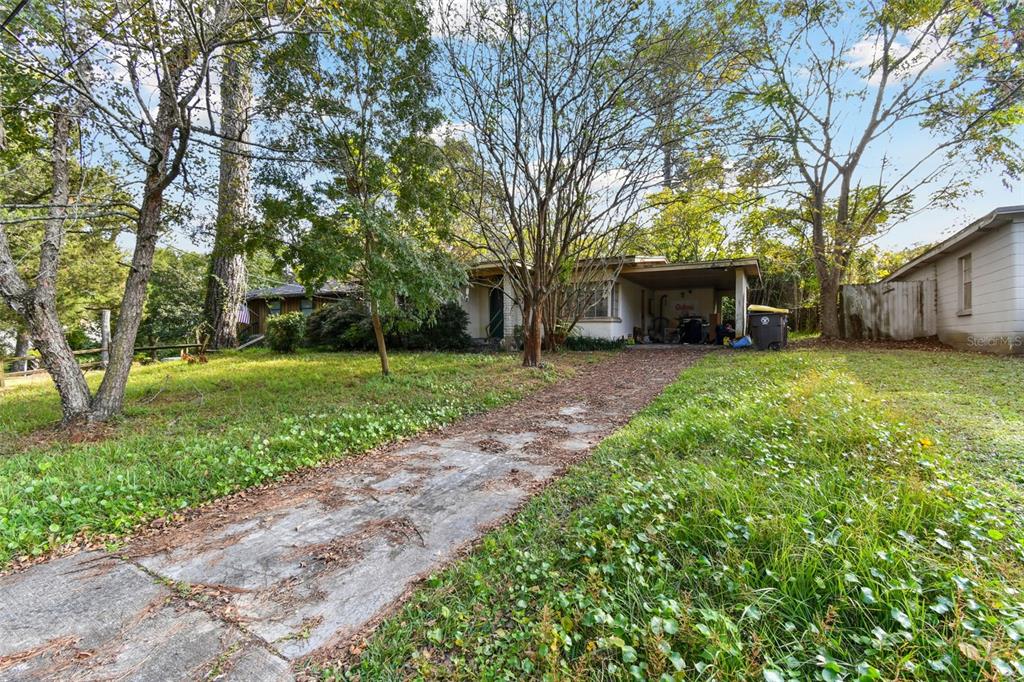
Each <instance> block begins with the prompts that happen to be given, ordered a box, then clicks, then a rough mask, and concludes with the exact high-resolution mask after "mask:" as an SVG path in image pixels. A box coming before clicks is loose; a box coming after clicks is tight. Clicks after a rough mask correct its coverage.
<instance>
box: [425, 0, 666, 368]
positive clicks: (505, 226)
mask: <svg viewBox="0 0 1024 682" xmlns="http://www.w3.org/2000/svg"><path fill="white" fill-rule="evenodd" d="M663 18H664V16H663V14H662V12H661V11H660V10H659V9H658V7H657V6H656V5H655V4H654V3H652V2H636V3H617V2H608V1H606V0H583V1H582V2H576V3H568V2H563V1H561V0H510V1H509V2H506V3H503V4H500V5H494V4H492V3H489V2H485V1H484V0H469V2H467V3H459V4H458V5H455V4H448V5H447V6H445V7H444V8H442V11H441V12H440V16H439V17H438V24H439V26H438V33H439V35H440V42H441V44H442V48H441V49H442V51H443V54H444V60H445V62H446V64H445V65H444V68H443V69H442V72H443V89H444V91H445V93H446V94H447V96H448V98H449V102H448V106H449V108H450V110H451V112H452V115H453V117H455V118H456V120H455V123H456V125H457V127H458V129H459V130H461V131H463V132H464V134H465V136H466V139H467V141H468V143H469V147H470V149H471V150H472V154H473V157H474V158H473V159H472V162H471V163H465V164H463V165H462V166H461V167H460V168H457V172H458V173H459V175H460V183H459V184H460V187H462V188H463V190H464V192H463V196H464V198H465V199H466V201H463V202H462V205H461V209H462V211H463V213H464V215H465V216H466V217H467V218H469V219H470V220H471V221H472V222H473V225H474V228H475V230H474V232H475V234H474V235H473V239H474V242H473V243H472V247H473V248H474V249H476V250H478V251H480V252H484V253H487V254H488V255H489V257H490V258H492V259H494V260H497V261H498V262H499V263H500V264H501V265H502V269H503V271H504V273H505V277H506V278H507V280H508V281H509V283H510V284H511V288H512V290H513V291H514V294H515V298H516V301H517V303H518V304H519V307H520V308H521V310H522V313H523V335H524V352H523V364H524V365H525V366H536V365H538V364H539V363H540V354H541V344H542V338H543V317H544V309H545V303H546V302H547V300H548V297H549V296H551V295H552V294H553V292H555V291H556V290H557V289H558V288H559V287H560V286H561V285H562V284H563V283H564V282H565V281H566V280H567V279H568V278H571V276H572V272H573V270H574V267H575V265H577V264H578V263H580V262H582V261H583V260H585V259H591V260H593V259H599V258H602V257H608V256H613V255H619V254H617V253H616V252H617V251H618V250H619V248H620V246H621V245H623V244H624V243H625V242H626V241H628V237H629V235H630V234H631V233H632V231H633V230H634V229H635V225H636V221H635V218H636V217H637V215H638V214H639V213H640V211H641V210H642V209H643V207H644V206H645V200H646V195H647V194H648V192H649V191H650V190H651V189H653V188H654V187H656V186H657V185H658V181H659V178H660V173H659V170H660V157H661V155H660V151H659V149H660V148H659V144H658V142H659V141H658V139H657V131H656V130H655V127H654V125H653V121H654V112H653V111H652V107H651V106H650V104H649V103H647V104H645V98H644V94H645V87H646V84H647V83H648V82H649V81H650V79H651V78H652V77H653V74H654V72H655V60H654V59H652V57H653V55H654V47H655V46H656V45H657V44H660V42H661V41H662V40H666V39H667V38H662V37H661V36H662V35H663V34H662V33H661V31H660V28H661V26H662V19H663Z"/></svg>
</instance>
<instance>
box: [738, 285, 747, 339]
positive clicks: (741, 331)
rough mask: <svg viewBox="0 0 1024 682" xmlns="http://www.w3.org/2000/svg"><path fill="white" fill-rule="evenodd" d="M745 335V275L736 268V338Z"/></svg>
mask: <svg viewBox="0 0 1024 682" xmlns="http://www.w3.org/2000/svg"><path fill="white" fill-rule="evenodd" d="M746 333H747V273H746V272H745V271H744V270H743V268H736V338H740V337H741V336H744V335H745V334H746Z"/></svg>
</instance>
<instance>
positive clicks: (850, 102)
mask: <svg viewBox="0 0 1024 682" xmlns="http://www.w3.org/2000/svg"><path fill="white" fill-rule="evenodd" d="M756 31H757V33H758V34H759V35H760V40H758V41H757V42H758V44H760V45H762V46H763V49H762V50H760V51H759V53H757V55H756V58H755V60H754V61H753V63H752V64H751V65H750V67H749V68H748V70H747V71H746V74H747V79H746V80H745V81H744V82H743V85H742V87H741V88H740V89H739V93H738V94H739V97H736V98H735V100H734V101H735V102H736V103H738V104H740V105H741V106H743V107H744V108H745V112H746V116H747V118H748V120H749V124H750V125H749V132H748V134H747V142H748V144H749V147H748V150H749V153H748V154H747V155H746V158H747V159H748V160H751V161H752V162H753V163H754V164H755V165H757V166H760V168H761V172H762V173H763V174H764V178H765V186H766V187H767V188H768V190H767V193H768V195H769V196H770V197H772V198H773V199H774V200H775V202H774V203H775V205H776V206H777V208H778V211H779V213H780V215H781V216H783V221H785V216H791V215H797V216H799V217H800V221H801V222H802V224H803V225H804V226H805V230H806V237H807V239H806V241H807V243H808V244H809V248H810V255H811V257H812V259H813V262H814V268H815V271H816V274H817V278H818V282H819V285H820V293H821V297H820V317H821V331H822V333H823V334H824V335H825V336H832V337H834V336H837V335H838V334H839V331H840V329H839V318H840V315H839V303H838V294H839V287H840V285H841V284H842V282H843V281H844V278H845V276H846V273H847V271H848V268H849V267H850V263H851V260H852V259H853V258H854V256H855V254H856V253H857V250H858V249H859V248H861V247H862V246H863V245H864V244H866V243H867V242H869V241H872V240H875V239H877V238H879V237H880V236H882V235H883V234H885V232H886V231H888V230H889V229H891V228H892V227H893V226H894V225H896V224H898V223H899V222H900V221H901V220H904V219H905V218H907V217H908V216H910V215H913V214H914V213H916V212H919V211H921V210H924V209H926V208H929V207H932V206H939V205H944V206H949V205H954V204H955V203H956V202H957V201H958V200H959V199H961V198H962V197H963V196H964V195H965V194H968V193H970V192H971V191H972V186H971V182H972V180H973V179H974V177H975V176H976V175H977V173H978V172H979V171H981V170H984V169H987V168H997V169H999V168H1001V169H1002V170H1003V172H1005V173H1006V174H1007V176H1009V177H1010V178H1019V176H1020V174H1021V172H1022V171H1024V161H1022V159H1024V150H1022V149H1021V147H1022V145H1021V136H1020V125H1021V122H1022V121H1024V12H1021V11H1020V6H1019V3H1007V2H1004V1H1003V0H979V1H977V2H962V1H960V0H938V1H932V0H899V1H895V0H893V1H881V0H879V1H872V2H868V3H861V2H839V3H831V2H830V3H823V2H816V1H808V0H797V1H795V2H787V3H785V4H784V5H781V6H779V8H778V9H777V10H775V11H772V12H767V13H764V14H762V15H760V19H759V20H758V21H757V22H756ZM908 139H913V143H912V144H907V143H906V142H905V140H908Z"/></svg>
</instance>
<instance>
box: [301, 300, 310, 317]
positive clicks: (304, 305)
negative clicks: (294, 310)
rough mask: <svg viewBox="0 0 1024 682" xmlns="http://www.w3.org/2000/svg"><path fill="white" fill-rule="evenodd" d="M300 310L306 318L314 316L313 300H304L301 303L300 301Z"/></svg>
mask: <svg viewBox="0 0 1024 682" xmlns="http://www.w3.org/2000/svg"><path fill="white" fill-rule="evenodd" d="M299 310H301V311H302V314H303V315H305V316H306V317H309V316H310V315H312V314H313V300H312V299H309V298H304V299H302V300H301V301H299Z"/></svg>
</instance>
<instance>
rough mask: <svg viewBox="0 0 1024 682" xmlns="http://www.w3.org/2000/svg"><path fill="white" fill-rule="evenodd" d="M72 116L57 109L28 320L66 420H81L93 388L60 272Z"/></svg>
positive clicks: (24, 314) (27, 312)
mask: <svg viewBox="0 0 1024 682" xmlns="http://www.w3.org/2000/svg"><path fill="white" fill-rule="evenodd" d="M71 119H72V113H71V112H69V111H68V110H67V109H64V108H63V107H58V109H57V111H56V113H55V114H54V119H53V145H52V150H51V153H52V159H51V164H52V165H51V176H52V178H51V180H52V182H53V191H52V192H51V194H50V211H49V216H48V217H47V219H46V226H45V228H44V237H43V242H42V244H41V245H40V252H39V272H38V274H37V276H36V286H35V287H34V288H33V289H32V290H31V292H30V294H31V295H30V297H27V298H28V300H27V301H26V305H25V307H24V312H23V316H24V318H25V322H26V324H27V326H28V330H29V333H30V334H31V336H32V340H33V343H34V345H35V347H36V349H37V350H38V351H39V355H40V357H41V358H42V361H43V366H44V367H46V369H47V371H48V372H49V374H50V376H51V377H52V378H53V383H54V385H55V386H56V387H57V393H58V395H60V403H61V409H62V411H63V422H64V423H65V424H67V423H70V422H72V421H77V420H78V419H80V418H81V417H82V416H83V415H85V413H86V412H87V411H88V409H89V400H90V395H89V385H88V384H86V382H85V375H84V374H83V373H82V369H81V367H79V366H78V361H77V360H76V359H75V356H74V355H73V354H72V352H71V346H69V345H68V341H67V338H66V337H65V336H64V329H63V327H62V326H61V323H60V319H59V318H58V317H57V270H58V267H59V265H60V251H61V248H62V247H63V246H64V235H65V230H66V226H65V224H64V221H65V220H66V218H67V206H68V202H69V200H70V197H71V189H70V171H69V165H68V156H69V153H70V146H71Z"/></svg>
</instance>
